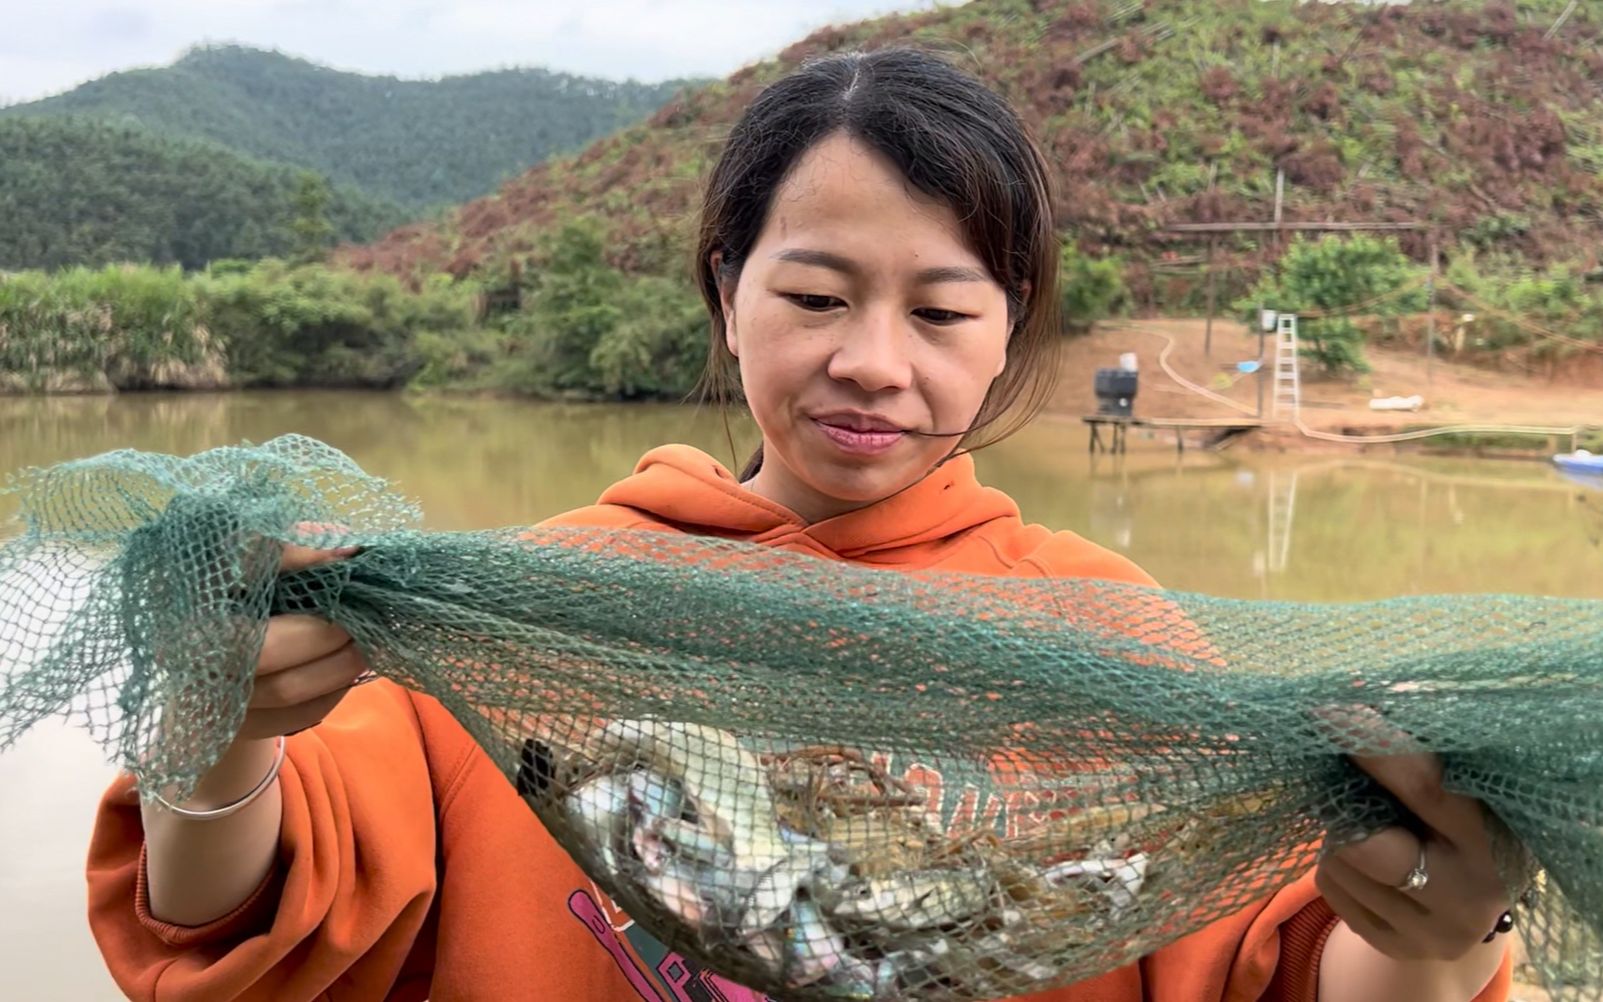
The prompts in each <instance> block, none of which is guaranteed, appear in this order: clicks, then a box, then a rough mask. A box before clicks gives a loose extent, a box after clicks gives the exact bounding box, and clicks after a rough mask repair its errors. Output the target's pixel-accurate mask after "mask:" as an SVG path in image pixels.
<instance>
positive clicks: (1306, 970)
mask: <svg viewBox="0 0 1603 1002" xmlns="http://www.w3.org/2000/svg"><path fill="white" fill-rule="evenodd" d="M1340 921H1341V920H1340V919H1339V918H1337V916H1336V913H1335V912H1333V911H1331V909H1330V905H1328V904H1326V903H1325V899H1324V898H1322V897H1319V898H1314V899H1313V900H1312V901H1310V902H1308V904H1306V905H1304V906H1303V908H1302V910H1301V911H1299V912H1297V914H1295V915H1293V916H1292V917H1291V918H1289V919H1287V920H1286V921H1285V922H1283V923H1281V926H1280V962H1279V963H1278V964H1276V965H1275V976H1274V978H1273V980H1271V981H1270V982H1269V990H1268V991H1267V992H1266V993H1265V994H1264V997H1265V998H1271V999H1280V1000H1281V1002H1318V1000H1319V961H1320V958H1321V957H1323V955H1324V952H1325V941H1326V940H1328V939H1330V934H1331V932H1332V931H1333V930H1334V929H1335V928H1336V924H1337V923H1338V922H1340Z"/></svg>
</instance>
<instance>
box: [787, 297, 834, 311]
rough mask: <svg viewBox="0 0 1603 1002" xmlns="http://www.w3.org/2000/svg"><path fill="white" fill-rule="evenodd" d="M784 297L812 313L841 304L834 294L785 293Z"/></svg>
mask: <svg viewBox="0 0 1603 1002" xmlns="http://www.w3.org/2000/svg"><path fill="white" fill-rule="evenodd" d="M785 298H786V299H788V300H790V301H791V302H792V303H795V304H796V305H797V306H800V307H801V308H802V309H804V310H810V311H812V312H814V313H823V312H824V311H825V310H832V309H834V308H835V307H837V306H840V305H841V301H840V300H839V299H836V298H835V297H834V296H815V295H812V294H810V293H805V292H792V293H787V294H786V295H785Z"/></svg>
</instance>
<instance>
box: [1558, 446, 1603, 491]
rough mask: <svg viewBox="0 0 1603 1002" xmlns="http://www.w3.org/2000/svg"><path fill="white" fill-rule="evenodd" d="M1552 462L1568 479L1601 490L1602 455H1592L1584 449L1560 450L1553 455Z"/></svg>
mask: <svg viewBox="0 0 1603 1002" xmlns="http://www.w3.org/2000/svg"><path fill="white" fill-rule="evenodd" d="M1553 464H1554V465H1555V466H1557V467H1558V468H1559V472H1560V473H1562V474H1564V476H1565V477H1567V478H1568V479H1570V480H1574V481H1575V482H1576V483H1579V484H1581V485H1583V486H1586V487H1596V488H1598V489H1599V490H1603V456H1594V455H1593V454H1592V453H1590V452H1587V451H1586V450H1585V449H1576V450H1575V451H1574V452H1561V453H1559V454H1557V455H1556V456H1554V457H1553Z"/></svg>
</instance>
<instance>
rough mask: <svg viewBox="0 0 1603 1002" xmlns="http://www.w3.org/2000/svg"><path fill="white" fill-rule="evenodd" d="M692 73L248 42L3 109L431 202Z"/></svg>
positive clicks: (571, 140)
mask: <svg viewBox="0 0 1603 1002" xmlns="http://www.w3.org/2000/svg"><path fill="white" fill-rule="evenodd" d="M681 86H682V84H681V83H680V82H677V81H674V82H668V83H660V84H640V83H634V82H628V83H615V82H612V81H606V80H596V79H591V78H586V77H577V76H570V75H567V74H562V73H550V72H546V71H544V70H537V69H517V70H503V71H497V72H489V73H478V74H474V75H471V76H457V77H446V78H444V79H441V80H437V81H415V80H399V79H396V78H394V77H379V76H366V75H362V74H356V73H344V72H340V71H337V70H333V69H328V68H326V67H322V66H317V65H314V64H312V63H309V62H306V61H305V60H301V59H295V58H292V57H290V56H286V55H283V54H280V53H277V52H265V51H261V50H258V49H251V48H244V47H239V46H207V47H199V48H195V49H192V50H191V51H189V52H188V53H187V54H186V55H184V57H183V58H181V59H179V60H178V61H177V62H176V63H174V64H173V65H171V66H167V67H161V68H158V69H141V70H130V71H126V72H121V73H113V74H110V75H109V76H106V77H102V78H100V79H98V80H95V81H92V82H90V83H86V84H84V85H82V86H80V87H77V88H75V89H73V90H71V91H69V92H67V93H65V94H61V95H58V96H55V97H50V98H45V99H44V100H41V101H35V102H31V103H28V104H22V105H14V106H12V107H10V108H5V109H0V116H3V117H37V116H47V117H61V116H87V117H92V118H97V119H102V120H107V121H111V122H114V123H118V124H125V125H140V126H143V127H144V128H146V129H148V130H150V131H152V132H157V133H161V134H164V135H170V136H180V137H187V138H196V139H207V140H211V141H213V142H216V143H219V144H221V145H223V146H226V147H229V148H231V149H233V150H236V151H238V152H241V153H245V154H248V155H251V156H255V157H258V158H261V159H264V160H273V161H279V162H283V163H289V164H294V165H296V166H300V167H306V168H310V169H312V170H315V171H317V172H318V173H321V174H324V175H326V176H328V177H329V178H331V179H332V180H334V181H336V182H343V183H347V184H351V185H354V186H356V187H359V188H361V189H363V190H364V191H366V192H367V193H368V194H369V195H371V196H373V197H375V198H377V199H381V200H386V201H392V202H397V203H399V204H401V205H404V206H406V207H408V208H409V209H412V210H414V211H415V212H418V213H420V212H421V211H422V210H424V209H427V208H429V207H433V206H438V205H445V204H451V203H456V202H461V201H465V200H467V199H470V198H474V197H476V196H479V195H482V194H484V193H486V192H489V191H491V190H493V189H494V188H495V186H496V185H497V184H498V183H499V182H500V181H502V180H503V179H505V178H507V177H510V176H513V175H516V174H517V173H518V172H520V171H522V170H523V169H525V168H527V167H529V166H530V165H531V164H535V163H539V162H540V161H542V160H544V159H545V158H547V157H549V156H551V155H552V154H555V153H559V152H565V151H571V150H574V149H577V148H579V147H581V146H583V145H584V144H585V143H586V142H589V141H590V140H592V139H595V138H596V137H598V136H603V135H606V134H608V133H610V132H612V131H614V130H616V129H618V128H621V127H623V126H625V125H628V124H630V123H631V122H635V121H638V120H639V119H641V118H644V117H645V116H646V115H649V114H650V113H651V112H652V111H653V110H655V109H656V108H657V107H659V106H660V105H662V104H663V103H664V102H666V101H667V100H668V99H669V98H670V97H672V96H673V94H674V93H675V92H676V91H677V90H679V89H680V88H681Z"/></svg>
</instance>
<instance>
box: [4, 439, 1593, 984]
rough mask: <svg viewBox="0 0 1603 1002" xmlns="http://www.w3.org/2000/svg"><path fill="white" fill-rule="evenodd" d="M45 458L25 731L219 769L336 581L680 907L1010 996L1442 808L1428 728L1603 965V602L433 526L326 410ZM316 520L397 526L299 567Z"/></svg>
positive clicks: (1537, 949)
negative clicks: (338, 442) (1078, 572)
mask: <svg viewBox="0 0 1603 1002" xmlns="http://www.w3.org/2000/svg"><path fill="white" fill-rule="evenodd" d="M12 483H13V486H12V493H14V494H15V495H16V497H17V498H18V499H19V500H20V502H21V515H20V521H21V524H20V526H19V527H18V534H17V535H15V536H14V538H12V539H10V541H9V542H7V543H5V544H4V545H3V547H0V748H3V747H5V746H6V745H8V744H10V743H11V742H13V741H14V740H16V738H17V737H18V736H19V735H20V734H21V733H22V732H23V731H24V730H25V729H26V728H27V727H28V726H30V725H31V724H32V723H34V722H35V721H37V720H39V719H40V718H42V717H45V716H47V715H50V714H56V713H66V714H69V715H71V716H73V717H75V718H78V719H80V720H82V721H83V722H84V723H86V724H87V725H88V726H89V727H90V728H91V729H92V730H93V731H94V732H95V733H96V735H97V736H98V737H99V738H100V739H101V740H103V741H104V742H105V743H106V744H107V747H108V749H109V750H111V751H112V752H113V753H115V755H116V756H117V757H118V759H119V761H120V763H121V764H122V765H124V766H125V767H126V768H128V769H129V770H131V771H132V772H133V773H134V774H135V775H136V776H137V777H138V779H139V781H140V784H141V786H142V787H143V788H145V789H147V790H148V789H158V788H167V787H169V786H170V787H171V791H170V792H172V793H175V794H178V795H182V794H183V793H184V792H186V791H187V789H188V788H189V787H190V786H191V785H192V784H193V782H194V781H195V779H196V778H197V777H198V776H199V775H200V774H202V773H203V772H204V771H205V770H206V768H207V767H208V766H209V764H210V763H212V762H213V761H215V760H216V758H217V757H218V755H219V754H220V752H221V751H222V749H224V748H225V747H226V745H227V744H228V742H229V741H230V739H231V737H232V735H233V734H234V732H235V730H236V729H237V727H238V726H239V723H240V721H241V719H242V716H243V713H244V708H245V704H246V701H247V698H248V694H249V691H250V687H251V680H252V673H253V669H254V665H255V662H256V658H257V655H258V652H259V648H260V644H261V641H262V636H263V630H264V628H265V622H266V619H267V617H268V616H269V615H270V614H273V613H279V612H286V611H303V612H314V613H317V614H320V615H323V616H326V617H327V618H329V619H331V620H333V621H334V622H336V623H338V624H340V625H342V626H343V627H344V628H345V629H346V630H348V631H349V632H350V634H351V635H352V636H353V637H354V638H355V640H356V642H357V643H358V644H360V645H361V647H362V648H363V649H364V651H365V652H366V654H367V656H368V659H369V661H370V663H371V665H372V667H373V668H374V669H375V670H376V671H378V672H379V673H380V674H382V675H384V676H387V677H389V678H391V679H394V680H395V681H397V682H400V683H401V684H403V685H406V686H409V687H412V688H415V689H417V690H421V691H422V692H424V693H427V694H429V695H431V696H434V697H436V698H438V699H439V700H440V701H442V702H443V704H444V705H445V706H446V707H447V708H448V709H449V710H450V711H451V713H452V714H454V715H455V717H456V718H457V719H458V720H459V721H460V722H461V723H462V724H463V726H464V727H465V728H466V729H467V730H468V731H469V732H470V733H471V734H472V735H473V737H474V738H475V739H476V740H477V741H478V743H479V744H481V745H482V746H483V748H484V749H485V751H486V752H488V754H489V755H490V757H491V758H492V759H494V760H495V762H496V763H498V765H499V766H500V768H501V769H502V770H503V771H504V772H505V774H506V776H507V777H508V779H509V781H512V782H514V783H515V784H516V785H517V789H518V791H519V792H520V793H521V794H522V795H523V797H524V798H525V799H526V800H527V802H528V803H529V805H530V807H531V808H532V809H533V810H534V811H535V812H536V813H537V814H538V815H539V817H540V819H541V821H542V822H543V823H544V824H545V826H546V827H547V828H548V829H549V830H550V831H551V832H552V834H553V835H554V836H555V837H556V839H557V840H558V841H559V842H560V843H561V845H562V846H563V847H564V848H565V849H566V850H567V851H568V852H569V853H570V854H571V855H572V856H573V857H574V858H575V859H576V860H577V861H578V862H579V863H580V865H581V866H582V867H583V868H584V869H585V870H586V871H587V872H588V873H589V875H590V876H591V877H593V878H594V879H595V880H596V882H597V883H598V884H599V885H600V886H601V887H602V888H604V889H605V890H606V891H607V892H608V893H610V894H611V895H613V896H614V898H615V899H616V900H617V902H618V903H619V904H620V905H621V906H622V907H623V908H624V909H625V910H626V911H627V912H628V913H629V914H630V915H631V916H632V917H633V918H634V919H635V920H636V921H638V922H640V923H641V924H642V925H644V926H645V927H646V928H647V929H648V930H649V931H650V932H652V933H653V934H655V935H656V936H658V938H660V939H661V940H663V941H664V942H665V943H667V944H669V945H670V946H672V947H674V948H676V949H678V950H680V951H682V952H683V953H685V954H686V955H688V956H689V957H691V958H692V959H694V960H696V961H699V962H701V963H703V964H705V965H707V966H708V967H710V968H712V969H713V970H716V971H718V972H719V973H722V974H724V975H726V976H727V977H729V978H731V979H733V980H735V981H737V982H739V983H742V984H745V985H747V986H749V987H751V988H754V989H757V990H761V991H767V992H769V993H771V994H774V995H776V996H778V997H781V998H820V999H822V998H829V999H839V998H853V999H881V998H884V999H889V998H909V999H983V998H999V997H1005V996H1010V995H1016V994H1022V993H1026V992H1031V991H1038V990H1042V989H1045V988H1048V987H1051V986H1054V985H1060V984H1066V983H1069V982H1074V981H1078V980H1081V979H1084V978H1087V977H1090V976H1093V975H1096V974H1098V973H1101V972H1104V971H1107V970H1109V969H1112V968H1114V967H1117V966H1121V965H1124V964H1126V963H1129V962H1131V961H1133V960H1134V959H1135V958H1137V957H1139V956H1142V955H1144V954H1147V953H1149V952H1151V951H1153V950H1155V949H1156V948H1158V947H1160V946H1162V945H1163V944H1165V943H1168V942H1170V941H1173V940H1174V939H1176V938H1178V937H1180V936H1182V935H1184V934H1186V933H1188V932H1191V931H1194V930H1196V929H1198V928H1199V927H1201V926H1203V925H1204V924H1206V923H1208V922H1210V921H1212V920H1214V919H1217V918H1219V917H1221V916H1224V915H1226V914H1228V913H1231V912H1233V911H1236V910H1239V909H1240V908H1242V907H1243V906H1245V905H1247V904H1248V903H1250V902H1252V901H1255V900H1258V899H1261V898H1262V897H1264V896H1265V895H1267V894H1269V893H1271V892H1272V891H1274V890H1275V889H1277V888H1279V887H1282V886H1284V885H1286V884H1287V883H1289V882H1291V881H1292V880H1294V879H1295V878H1296V877H1298V876H1299V875H1301V874H1303V873H1305V872H1306V871H1307V870H1308V869H1309V868H1310V867H1311V866H1312V865H1313V864H1314V863H1315V862H1316V858H1317V853H1318V852H1319V850H1320V846H1321V844H1322V843H1324V842H1325V840H1326V839H1327V837H1328V838H1330V839H1332V840H1334V841H1337V842H1339V841H1341V840H1344V839H1348V838H1353V837H1358V836H1360V835H1362V834H1364V833H1366V832H1370V831H1373V830H1374V829H1375V828H1376V827H1377V826H1380V825H1383V824H1388V823H1392V822H1396V821H1399V820H1401V821H1404V822H1405V823H1406V822H1407V820H1408V819H1407V818H1405V817H1403V816H1402V813H1401V812H1400V809H1399V808H1398V807H1397V805H1396V803H1395V801H1393V800H1392V799H1391V798H1390V797H1389V796H1388V795H1386V794H1385V793H1384V791H1383V790H1382V789H1381V788H1380V787H1378V786H1377V785H1376V784H1374V783H1373V782H1372V781H1371V780H1369V779H1368V778H1367V777H1366V776H1365V775H1364V774H1363V773H1361V772H1360V771H1358V770H1357V769H1356V767H1354V766H1353V765H1351V764H1350V763H1349V761H1348V760H1347V758H1346V757H1345V756H1346V755H1349V754H1354V753H1362V754H1389V753H1395V752H1399V751H1408V750H1417V749H1420V748H1424V749H1429V750H1432V751H1435V752H1438V753H1440V754H1441V755H1442V756H1443V757H1444V759H1445V761H1446V764H1447V779H1448V785H1449V788H1450V789H1453V790H1455V791H1458V792H1462V793H1465V794H1468V795H1471V796H1474V797H1477V798H1479V799H1481V800H1482V801H1484V802H1485V803H1486V804H1487V805H1488V806H1489V808H1490V810H1491V812H1493V814H1495V821H1496V830H1497V831H1498V832H1500V833H1501V834H1502V838H1501V839H1500V845H1501V851H1502V856H1503V859H1504V861H1505V876H1506V880H1507V883H1508V887H1509V890H1510V894H1511V895H1514V894H1518V895H1521V904H1520V905H1519V906H1518V909H1517V918H1518V928H1519V930H1520V934H1521V935H1522V936H1523V938H1524V940H1525V942H1526V945H1527V949H1528V950H1529V953H1530V956H1531V959H1532V962H1533V964H1534V966H1535V967H1536V968H1537V970H1538V971H1539V972H1540V975H1541V977H1542V979H1543V980H1544V981H1545V983H1546V984H1547V986H1548V987H1549V988H1550V989H1552V990H1553V991H1555V992H1556V993H1557V994H1558V995H1559V996H1560V997H1574V998H1586V999H1596V998H1599V997H1603V990H1600V989H1599V987H1598V986H1599V985H1603V979H1600V977H1599V975H1600V973H1603V964H1600V960H1603V951H1600V948H1599V947H1600V943H1599V938H1598V937H1599V932H1600V930H1603V865H1600V860H1603V603H1599V602H1589V601H1577V600H1557V599H1537V598H1522V597H1497V596H1471V597H1464V596H1455V597H1438V598H1400V599H1396V600H1391V601H1384V602H1378V603H1368V604H1352V605H1299V604H1290V603H1279V602H1244V601H1228V600H1222V599H1216V598H1208V597H1202V596H1196V595H1189V594H1180V593H1176V592H1164V591H1156V590H1152V589H1143V588H1137V587H1130V586H1120V585H1115V584H1109V583H1102V582H1093V581H1034V580H1018V579H1004V578H994V577H980V576H957V575H941V574H903V573H892V572H885V571H870V570H865V569H861V568H854V567H850V566H843V565H841V564H838V563H833V562H828V561H822V560H818V559H815V558H812V557H808V556H803V555H794V554H789V553H785V552H779V551H775V550H773V549H770V548H762V547H755V546H750V545H744V544H737V543H732V542H727V541H720V540H714V539H705V538H695V537H684V536H676V535H669V534H659V533H647V532H621V531H601V530H555V529H498V530H493V531H482V532H450V533H447V532H430V531H424V530H422V529H420V528H419V527H418V526H419V524H420V519H419V511H418V509H417V507H416V506H414V505H413V504H411V503H409V502H408V501H407V500H405V499H404V498H402V497H400V496H398V495H397V494H395V493H393V492H392V491H391V490H390V489H389V488H388V487H387V486H386V484H385V483H383V482H381V481H380V480H377V479H374V478H372V477H369V476H367V475H365V474H364V473H363V472H362V470H361V469H359V468H358V467H357V465H356V464H355V463H353V462H352V461H351V460H350V459H349V458H347V457H346V456H344V455H343V454H341V453H339V452H338V451H336V450H333V449H331V448H329V447H327V446H325V445H323V444H321V443H319V442H316V441H314V440H311V439H307V438H301V437H285V438H279V439H274V440H272V441H270V442H267V443H266V444H264V445H260V446H242V447H239V448H222V449H216V450H212V451H208V452H204V453H201V454H198V455H195V456H192V457H187V458H180V457H173V456H165V455H156V454H148V453H140V452H133V451H119V452H112V453H107V454H105V455H102V456H98V457H94V458H90V459H85V460H80V461H74V462H68V463H63V464H60V465H58V466H54V467H50V468H46V469H42V470H30V471H26V472H23V473H22V474H20V475H18V476H17V477H16V478H15V479H14V480H13V482H12ZM307 523H315V524H319V525H333V526H338V527H339V528H338V529H337V530H336V529H329V530H322V529H317V530H313V529H308V528H307V527H306V524H307ZM276 541H295V542H299V543H302V544H306V545H312V546H319V547H322V546H335V545H351V544H355V545H360V546H361V547H363V550H362V552H361V553H360V554H359V555H357V556H356V557H354V558H351V559H349V560H345V561H341V562H338V563H335V564H329V565H324V566H319V567H317V568H314V569H310V570H306V571H300V572H296V573H294V574H280V573H279V566H278V554H279V549H278V546H277V544H276ZM893 762H895V763H900V764H901V765H898V766H897V767H895V768H893V767H892V765H891V763H893ZM909 763H916V764H918V765H919V766H922V768H913V769H907V768H903V767H902V766H905V765H906V764H909ZM920 775H929V776H940V777H941V778H942V783H941V785H940V786H939V787H937V786H936V785H934V784H922V783H920V782H918V781H917V777H918V776H920ZM943 791H944V793H943ZM965 791H966V792H965ZM957 801H963V802H957ZM976 804H978V805H981V806H980V808H978V809H976Z"/></svg>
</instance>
